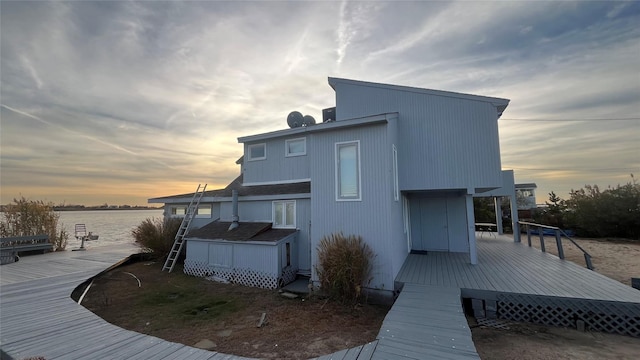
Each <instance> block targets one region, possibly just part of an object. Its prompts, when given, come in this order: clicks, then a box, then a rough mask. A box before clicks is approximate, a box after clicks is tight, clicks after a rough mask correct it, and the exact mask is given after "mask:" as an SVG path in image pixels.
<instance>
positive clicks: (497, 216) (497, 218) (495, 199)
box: [493, 196, 504, 235]
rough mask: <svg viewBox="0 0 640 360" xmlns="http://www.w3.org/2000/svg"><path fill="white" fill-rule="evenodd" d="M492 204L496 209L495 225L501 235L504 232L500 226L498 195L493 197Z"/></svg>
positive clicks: (500, 211) (500, 209) (500, 216)
mask: <svg viewBox="0 0 640 360" xmlns="http://www.w3.org/2000/svg"><path fill="white" fill-rule="evenodd" d="M493 204H494V208H495V211H496V227H497V228H498V235H502V234H504V229H503V228H502V198H501V197H500V196H496V197H494V198H493Z"/></svg>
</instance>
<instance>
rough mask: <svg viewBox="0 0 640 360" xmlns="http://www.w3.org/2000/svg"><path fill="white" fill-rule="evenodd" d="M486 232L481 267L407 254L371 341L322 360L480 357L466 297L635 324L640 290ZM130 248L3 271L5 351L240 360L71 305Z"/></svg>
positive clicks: (27, 262)
mask: <svg viewBox="0 0 640 360" xmlns="http://www.w3.org/2000/svg"><path fill="white" fill-rule="evenodd" d="M484 235H485V236H484V237H483V238H482V239H480V240H479V242H478V257H479V264H478V265H470V264H469V263H468V262H469V261H468V258H467V256H466V255H462V254H451V253H429V254H427V255H413V254H411V255H409V256H408V257H407V259H406V261H405V264H404V266H403V267H402V269H401V271H400V273H399V274H398V276H397V279H396V280H397V281H398V282H402V283H403V284H404V286H403V290H402V292H401V293H400V295H399V297H398V299H397V300H396V302H395V304H394V306H393V307H392V309H391V310H390V311H389V313H388V314H387V316H386V317H385V320H384V322H383V324H382V327H381V329H380V332H379V334H378V337H377V340H375V341H373V342H371V343H368V344H365V345H363V346H358V347H355V348H351V349H345V350H342V351H339V352H336V353H334V354H328V355H325V356H322V357H320V358H318V359H321V360H328V359H335V360H355V359H358V360H369V359H425V358H446V359H478V358H479V357H478V354H477V353H476V350H475V347H474V345H473V341H472V338H471V331H470V330H469V327H468V325H467V322H466V319H465V316H464V313H463V310H462V303H461V298H463V297H476V298H481V299H495V300H496V301H504V299H503V298H501V297H505V296H506V297H507V298H508V297H509V296H511V298H510V299H511V300H510V301H512V302H521V303H526V302H527V301H529V302H532V304H534V305H535V307H540V306H539V305H538V304H540V302H541V301H542V302H545V301H549V300H548V299H567V301H582V300H586V301H590V303H589V304H592V303H594V304H596V307H597V308H598V309H599V308H601V307H602V306H605V305H610V304H614V305H615V306H616V307H615V311H617V312H622V313H625V314H626V315H625V316H627V318H631V319H632V320H633V321H636V320H637V319H640V292H639V291H637V290H635V289H633V288H631V287H628V286H626V285H623V284H620V283H618V282H616V281H614V280H611V279H609V278H607V277H605V276H602V275H600V274H598V273H596V272H593V271H590V270H587V269H585V268H583V267H581V266H579V265H576V264H573V263H571V262H569V261H563V260H560V259H558V258H557V257H555V256H553V255H551V254H546V253H542V252H540V251H539V250H537V249H534V248H529V247H527V246H526V245H524V244H515V243H513V241H512V240H511V239H509V238H508V237H501V236H497V237H494V235H492V234H486V233H485V234H484ZM135 250H136V249H135V248H133V247H131V248H120V249H117V250H114V249H113V248H103V249H99V248H95V249H91V250H88V251H85V252H71V251H67V252H64V253H50V254H45V255H37V256H30V257H23V258H22V259H21V260H20V262H18V263H15V264H10V265H4V266H2V267H0V348H1V349H2V351H3V353H6V354H8V355H9V356H11V357H14V358H16V359H21V358H26V357H33V356H44V357H45V358H46V359H86V358H95V359H98V358H110V359H114V358H123V359H124V358H126V359H196V360H197V359H229V360H239V359H246V358H242V357H239V356H234V355H226V354H220V353H216V352H210V351H205V350H200V349H196V348H192V347H189V346H185V345H182V344H177V343H171V342H168V341H164V340H161V339H158V338H155V337H152V336H147V335H143V334H139V333H135V332H132V331H128V330H124V329H121V328H118V327H116V326H114V325H111V324H109V323H107V322H105V321H104V320H102V319H101V318H99V317H97V316H96V315H94V314H93V313H91V312H90V311H88V310H86V309H85V308H84V307H82V306H79V305H78V304H77V303H76V302H74V301H73V300H72V299H71V298H70V294H71V292H72V290H73V289H74V288H75V287H76V286H77V285H79V284H80V283H82V282H83V281H85V280H86V279H88V278H90V277H92V276H94V275H96V274H98V273H99V272H101V271H103V270H104V269H106V268H108V267H110V266H111V265H112V264H114V263H116V262H118V261H120V260H121V259H123V258H125V257H126V256H128V255H129V254H131V253H133V252H135ZM514 296H515V297H516V300H513V297H514ZM518 296H519V298H517V297H518ZM501 299H502V300H501ZM531 299H533V300H531ZM583 305H584V304H582V303H580V304H578V306H583ZM554 306H555V305H554Z"/></svg>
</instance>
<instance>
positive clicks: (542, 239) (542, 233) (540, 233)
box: [538, 227, 547, 252]
mask: <svg viewBox="0 0 640 360" xmlns="http://www.w3.org/2000/svg"><path fill="white" fill-rule="evenodd" d="M538 234H539V235H540V250H542V252H547V249H545V247H544V230H542V228H541V227H538Z"/></svg>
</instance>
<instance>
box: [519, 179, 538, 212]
mask: <svg viewBox="0 0 640 360" xmlns="http://www.w3.org/2000/svg"><path fill="white" fill-rule="evenodd" d="M537 187H538V186H537V185H536V184H535V183H526V184H516V196H517V197H518V210H531V209H535V208H536V207H537V205H536V188H537Z"/></svg>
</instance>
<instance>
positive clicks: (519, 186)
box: [515, 183, 538, 189]
mask: <svg viewBox="0 0 640 360" xmlns="http://www.w3.org/2000/svg"><path fill="white" fill-rule="evenodd" d="M515 186H516V189H537V188H538V185H536V183H522V184H515Z"/></svg>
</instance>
